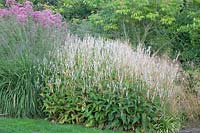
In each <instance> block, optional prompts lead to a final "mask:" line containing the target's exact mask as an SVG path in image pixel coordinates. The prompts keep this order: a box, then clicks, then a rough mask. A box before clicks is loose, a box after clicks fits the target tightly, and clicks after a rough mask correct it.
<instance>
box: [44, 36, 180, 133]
mask: <svg viewBox="0 0 200 133" xmlns="http://www.w3.org/2000/svg"><path fill="white" fill-rule="evenodd" d="M66 40H67V41H66V42H65V45H64V46H63V47H61V48H60V49H59V50H58V53H55V54H53V57H54V59H53V60H55V62H54V61H52V62H50V63H49V64H48V63H46V64H45V65H46V66H47V68H49V69H48V71H46V72H47V74H45V75H47V76H46V78H45V79H46V80H45V81H46V82H45V84H46V85H45V87H44V88H43V89H42V94H41V95H42V96H43V99H44V106H43V107H44V111H45V112H46V113H47V116H48V118H49V119H50V120H53V121H58V122H60V123H72V124H84V125H85V126H86V127H100V128H109V129H120V130H126V131H129V130H134V131H137V132H142V131H146V132H153V131H155V130H156V131H163V132H165V131H175V130H177V129H178V127H179V122H178V121H177V119H176V118H175V117H173V115H171V113H172V112H170V111H166V110H168V109H169V108H168V107H167V106H165V105H166V104H167V103H168V102H167V101H166V102H164V101H163V99H167V97H171V96H172V95H175V94H174V93H171V90H170V89H172V88H173V85H171V84H173V80H174V79H175V77H176V76H175V75H176V72H177V69H171V68H172V67H174V65H173V64H170V63H169V62H164V61H163V60H162V59H156V57H151V56H150V55H149V54H148V53H146V52H144V51H143V49H142V48H138V51H133V50H132V49H131V48H130V47H129V46H128V45H126V44H122V43H120V42H118V41H106V40H101V39H94V38H91V37H87V38H83V39H82V40H80V39H78V38H76V37H74V36H70V35H69V36H68V37H67V39H66ZM154 61H155V62H154ZM143 63H144V64H143ZM151 63H157V65H152V64H151ZM150 64H151V65H150ZM147 68H148V72H145V71H144V70H147ZM158 68H162V69H158ZM164 70H165V71H164ZM169 70H173V71H169ZM158 73H159V74H160V75H162V74H163V75H165V76H159V75H157V74H158ZM143 75H144V76H143ZM150 75H151V76H150ZM154 76H155V77H157V78H155V79H154V80H151V78H154ZM168 76H169V77H168ZM158 78H160V79H159V80H158ZM151 83H152V84H151ZM153 83H156V84H157V85H156V86H158V87H157V88H156V86H155V85H154V84H153ZM168 83H169V84H170V85H168ZM164 86H165V89H164V88H163V87H164ZM168 121H169V122H168ZM165 123H167V124H165ZM173 125H174V126H173Z"/></svg>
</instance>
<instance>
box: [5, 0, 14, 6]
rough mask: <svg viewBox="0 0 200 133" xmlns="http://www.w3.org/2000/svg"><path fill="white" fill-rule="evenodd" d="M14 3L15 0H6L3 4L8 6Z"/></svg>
mask: <svg viewBox="0 0 200 133" xmlns="http://www.w3.org/2000/svg"><path fill="white" fill-rule="evenodd" d="M15 4H16V1H15V0H6V4H5V6H7V7H10V6H12V5H15Z"/></svg>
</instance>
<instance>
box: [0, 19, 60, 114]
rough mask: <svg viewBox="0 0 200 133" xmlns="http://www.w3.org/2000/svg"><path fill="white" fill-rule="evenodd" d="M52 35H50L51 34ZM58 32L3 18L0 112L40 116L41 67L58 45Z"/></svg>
mask: <svg viewBox="0 0 200 133" xmlns="http://www.w3.org/2000/svg"><path fill="white" fill-rule="evenodd" d="M52 31H54V32H52ZM60 34H61V32H56V29H54V30H53V29H50V28H46V29H45V28H42V27H40V26H39V25H37V24H35V23H34V22H32V21H31V20H30V21H28V22H27V23H25V24H20V23H18V22H16V20H15V19H12V18H7V19H5V20H4V19H1V21H0V111H1V113H3V114H7V115H8V116H14V117H34V116H37V115H41V114H42V112H41V99H40V98H39V93H40V88H41V87H42V84H43V80H42V76H43V75H42V71H43V69H44V67H43V66H42V65H41V62H43V60H44V59H46V60H48V59H50V57H49V56H48V51H49V50H52V49H53V46H54V44H56V45H59V44H60V43H61V40H60V39H61V38H59V37H60V36H59V35H60Z"/></svg>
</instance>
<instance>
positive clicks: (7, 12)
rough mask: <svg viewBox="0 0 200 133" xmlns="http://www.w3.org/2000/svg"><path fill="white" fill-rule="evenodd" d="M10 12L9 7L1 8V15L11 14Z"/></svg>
mask: <svg viewBox="0 0 200 133" xmlns="http://www.w3.org/2000/svg"><path fill="white" fill-rule="evenodd" d="M9 14H10V12H9V11H8V10H7V9H0V17H7V16H9Z"/></svg>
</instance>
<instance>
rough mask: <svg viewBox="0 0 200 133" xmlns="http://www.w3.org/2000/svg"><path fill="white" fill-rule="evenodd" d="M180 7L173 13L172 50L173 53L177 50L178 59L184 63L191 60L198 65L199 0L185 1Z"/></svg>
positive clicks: (199, 56)
mask: <svg viewBox="0 0 200 133" xmlns="http://www.w3.org/2000/svg"><path fill="white" fill-rule="evenodd" d="M182 8H183V9H182V10H181V12H180V13H179V14H177V15H175V16H176V23H175V24H174V25H173V29H171V33H172V36H173V41H172V44H173V46H172V50H173V53H174V54H175V55H177V54H178V52H179V54H180V57H179V60H180V61H181V62H182V63H183V64H184V65H185V64H186V63H188V62H189V63H191V62H193V63H194V65H195V66H198V65H199V64H200V62H199V61H200V38H199V34H200V30H199V29H200V23H199V22H200V18H199V16H200V12H199V10H198V9H199V8H200V2H199V1H196V0H191V1H185V3H184V4H183V7H182ZM186 65H187V64H186ZM186 68H187V67H186ZM187 69H188V68H187Z"/></svg>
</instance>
